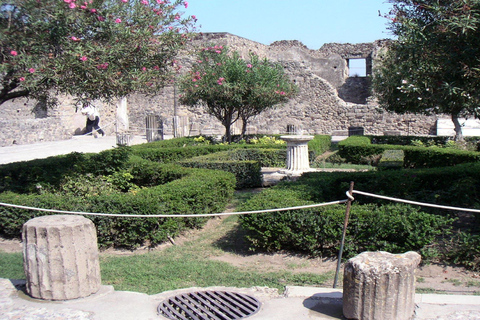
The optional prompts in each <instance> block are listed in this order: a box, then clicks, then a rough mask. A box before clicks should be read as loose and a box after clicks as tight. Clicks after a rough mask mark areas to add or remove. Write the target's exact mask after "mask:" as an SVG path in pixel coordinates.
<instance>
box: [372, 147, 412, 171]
mask: <svg viewBox="0 0 480 320" xmlns="http://www.w3.org/2000/svg"><path fill="white" fill-rule="evenodd" d="M404 158H405V153H404V152H403V150H385V151H384V152H383V154H382V157H381V159H380V161H379V162H378V167H380V168H383V169H391V168H395V169H400V168H402V167H403V160H404Z"/></svg>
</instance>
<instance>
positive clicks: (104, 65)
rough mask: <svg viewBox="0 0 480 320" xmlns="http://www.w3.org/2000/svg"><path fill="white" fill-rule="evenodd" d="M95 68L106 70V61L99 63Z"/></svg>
mask: <svg viewBox="0 0 480 320" xmlns="http://www.w3.org/2000/svg"><path fill="white" fill-rule="evenodd" d="M97 69H101V70H107V69H108V62H105V63H102V64H99V65H98V66H97Z"/></svg>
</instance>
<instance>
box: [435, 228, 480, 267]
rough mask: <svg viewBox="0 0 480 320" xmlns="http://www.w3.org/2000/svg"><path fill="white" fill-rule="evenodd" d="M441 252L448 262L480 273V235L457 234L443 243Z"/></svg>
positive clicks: (461, 232)
mask: <svg viewBox="0 0 480 320" xmlns="http://www.w3.org/2000/svg"><path fill="white" fill-rule="evenodd" d="M441 250H442V254H443V256H444V257H445V258H446V260H447V261H450V262H452V263H454V264H460V265H463V266H465V267H467V268H468V269H471V270H475V271H480V235H478V234H471V233H470V232H463V231H458V232H455V233H454V234H453V236H452V237H450V238H447V239H446V240H445V241H444V242H443V243H442V247H441Z"/></svg>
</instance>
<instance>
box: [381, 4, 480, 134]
mask: <svg viewBox="0 0 480 320" xmlns="http://www.w3.org/2000/svg"><path fill="white" fill-rule="evenodd" d="M391 2H392V3H393V10H392V11H391V12H390V14H389V15H388V18H390V19H391V23H390V29H391V31H392V32H393V34H394V35H395V36H397V40H395V41H392V42H391V44H390V45H389V46H388V47H387V50H386V52H385V56H384V57H383V60H382V61H381V62H380V63H379V66H378V67H376V68H375V70H374V77H373V89H374V92H375V95H376V97H377V98H378V101H379V103H380V105H381V106H382V107H384V108H385V109H386V110H389V111H394V112H397V113H406V112H413V113H419V114H426V115H431V114H448V115H450V116H451V118H452V121H453V123H454V125H455V132H456V139H457V140H462V139H463V135H462V126H461V123H460V121H459V118H461V117H478V116H479V114H480V113H479V111H480V109H479V106H480V81H479V80H480V46H479V41H478V39H480V28H479V27H480V1H479V0H417V1H411V0H391Z"/></svg>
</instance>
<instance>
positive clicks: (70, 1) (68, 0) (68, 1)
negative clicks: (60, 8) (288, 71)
mask: <svg viewBox="0 0 480 320" xmlns="http://www.w3.org/2000/svg"><path fill="white" fill-rule="evenodd" d="M63 2H65V3H72V0H63Z"/></svg>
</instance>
